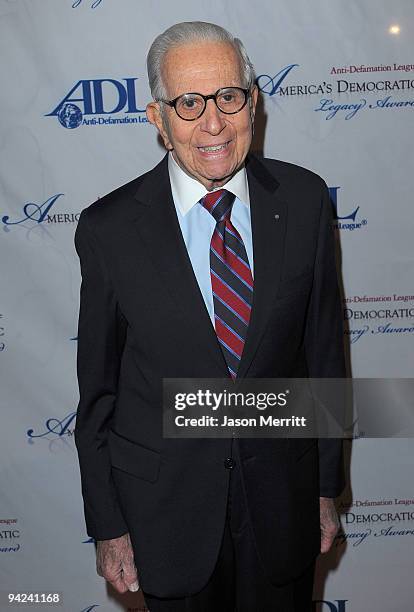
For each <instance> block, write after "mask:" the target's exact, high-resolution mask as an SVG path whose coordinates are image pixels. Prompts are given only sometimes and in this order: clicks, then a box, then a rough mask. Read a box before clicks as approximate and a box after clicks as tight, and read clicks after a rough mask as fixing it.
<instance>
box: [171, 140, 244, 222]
mask: <svg viewBox="0 0 414 612" xmlns="http://www.w3.org/2000/svg"><path fill="white" fill-rule="evenodd" d="M168 173H169V175H170V183H171V191H172V196H173V199H174V203H175V205H176V206H177V208H178V209H179V211H180V213H181V214H182V215H186V214H187V213H188V212H189V211H190V210H191V209H192V207H193V206H194V205H195V204H197V202H198V201H199V200H201V198H203V197H204V196H205V195H206V193H207V191H206V188H205V187H204V186H203V185H202V184H201V183H200V182H199V181H197V180H196V179H194V178H192V177H191V176H189V175H188V174H187V173H186V172H184V170H183V169H182V168H181V167H180V166H179V165H178V164H177V162H176V161H175V159H174V157H173V155H172V153H171V151H170V153H169V155H168ZM222 188H225V189H227V190H228V191H231V193H233V194H234V195H235V196H236V198H238V199H239V200H240V201H241V202H243V204H245V205H246V206H248V207H249V206H250V198H249V185H248V182H247V173H246V168H245V167H244V166H243V167H242V168H240V170H238V171H237V172H236V174H235V175H234V176H233V177H232V178H231V179H230V180H229V181H228V182H227V183H226V184H225V185H223V187H220V189H222Z"/></svg>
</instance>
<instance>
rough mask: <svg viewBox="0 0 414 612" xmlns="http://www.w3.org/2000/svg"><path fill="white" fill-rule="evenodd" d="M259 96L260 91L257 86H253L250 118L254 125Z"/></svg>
mask: <svg viewBox="0 0 414 612" xmlns="http://www.w3.org/2000/svg"><path fill="white" fill-rule="evenodd" d="M258 95H259V89H258V87H257V85H253V87H252V90H251V93H250V118H251V120H252V123H254V116H255V114H256V104H257V97H258Z"/></svg>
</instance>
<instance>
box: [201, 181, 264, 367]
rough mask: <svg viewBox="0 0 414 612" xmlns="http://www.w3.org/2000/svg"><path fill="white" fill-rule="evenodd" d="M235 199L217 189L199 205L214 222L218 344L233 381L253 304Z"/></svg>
mask: <svg viewBox="0 0 414 612" xmlns="http://www.w3.org/2000/svg"><path fill="white" fill-rule="evenodd" d="M234 200H235V196H234V195H233V194H232V193H230V192H228V191H226V190H225V189H219V190H217V191H212V192H211V193H208V194H207V195H206V196H204V198H202V199H201V200H200V204H202V206H204V208H205V209H206V210H208V212H209V213H210V214H211V215H212V216H213V217H214V219H215V220H216V227H215V229H214V232H213V236H212V238H211V243H210V275H211V286H212V289H213V302H214V322H215V329H216V334H217V338H218V341H219V343H220V345H221V349H222V351H223V355H224V358H225V360H226V363H227V367H228V369H229V372H230V375H231V377H232V378H235V377H236V376H237V370H238V368H239V364H240V359H241V356H242V353H243V348H244V343H245V341H246V336H247V329H248V325H249V320H250V312H251V308H252V302H253V277H252V273H251V270H250V266H249V260H248V258H247V253H246V249H245V246H244V244H243V240H242V238H241V236H240V234H239V232H238V231H237V230H236V228H235V227H234V225H233V224H232V222H231V220H230V215H231V209H232V206H233V202H234Z"/></svg>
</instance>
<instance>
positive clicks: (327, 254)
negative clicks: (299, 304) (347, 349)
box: [305, 183, 346, 497]
mask: <svg viewBox="0 0 414 612" xmlns="http://www.w3.org/2000/svg"><path fill="white" fill-rule="evenodd" d="M332 221H333V215H332V205H331V203H330V198H329V191H328V188H327V186H326V184H325V183H323V188H322V195H321V213H320V222H319V234H318V246H317V253H316V260H315V268H314V281H313V288H312V294H311V299H310V304H309V311H308V319H307V324H306V332H305V351H306V358H307V364H308V372H309V376H310V377H311V378H343V377H345V376H346V370H345V356H344V345H343V325H342V305H341V298H340V293H339V287H338V277H337V271H336V263H335V244H334V242H335V241H334V234H333V228H332ZM318 444H319V473H320V476H319V479H320V496H321V497H337V496H338V495H340V493H341V492H342V490H343V488H344V484H345V483H344V468H343V448H342V446H343V442H342V439H335V438H331V439H326V438H325V439H319V441H318Z"/></svg>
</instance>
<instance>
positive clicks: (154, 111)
mask: <svg viewBox="0 0 414 612" xmlns="http://www.w3.org/2000/svg"><path fill="white" fill-rule="evenodd" d="M146 112H147V119H148V121H149V122H150V123H152V125H155V127H156V128H157V130H158V131H159V133H160V135H161V138H162V139H163V141H164V145H165V148H166V149H167V150H168V151H172V149H173V148H174V147H173V145H172V144H171V141H170V137H169V134H168V130H167V129H166V127H165V124H164V120H163V117H162V113H161V109H160V103H159V102H150V103H149V104H147V108H146Z"/></svg>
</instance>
